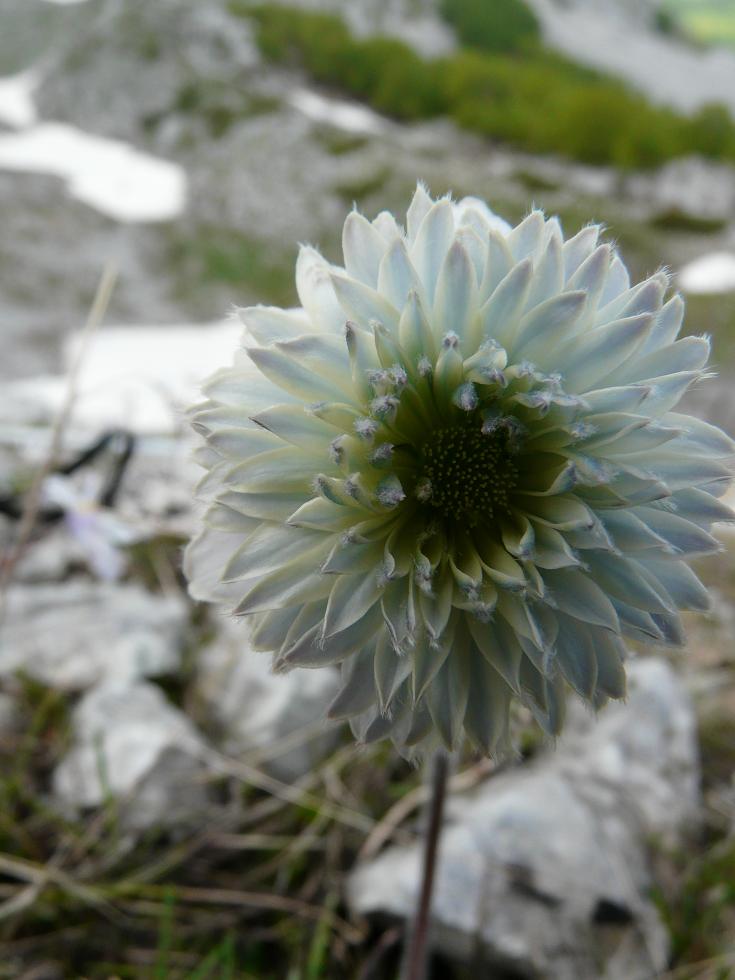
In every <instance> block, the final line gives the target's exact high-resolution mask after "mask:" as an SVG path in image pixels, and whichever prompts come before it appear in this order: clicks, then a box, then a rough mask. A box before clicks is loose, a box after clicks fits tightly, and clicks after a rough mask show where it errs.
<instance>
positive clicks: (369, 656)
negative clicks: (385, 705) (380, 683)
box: [327, 647, 376, 719]
mask: <svg viewBox="0 0 735 980" xmlns="http://www.w3.org/2000/svg"><path fill="white" fill-rule="evenodd" d="M373 673H374V671H373V648H371V647H366V648H365V649H364V650H361V651H360V652H359V653H355V654H353V655H352V656H351V657H350V658H349V660H346V661H345V662H344V663H343V664H342V688H341V690H340V692H339V694H338V695H337V697H336V698H335V699H334V701H332V703H331V704H330V706H329V709H328V711H327V715H328V717H329V718H334V719H340V718H349V717H350V716H351V715H357V714H359V713H360V712H361V711H367V710H368V708H370V707H371V706H372V705H373V704H375V700H376V695H375V682H374V677H373Z"/></svg>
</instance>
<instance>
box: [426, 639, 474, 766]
mask: <svg viewBox="0 0 735 980" xmlns="http://www.w3.org/2000/svg"><path fill="white" fill-rule="evenodd" d="M469 690H470V649H469V640H468V638H467V635H466V633H465V632H464V631H463V630H462V631H458V633H457V635H456V636H455V642H454V645H453V648H452V652H451V656H449V657H447V659H446V660H445V661H444V663H443V664H442V666H441V668H440V670H439V672H438V673H437V675H436V677H435V678H434V680H433V682H432V684H431V687H430V688H429V690H428V691H427V693H426V703H427V707H428V709H429V714H430V715H431V718H432V721H433V722H434V725H435V726H436V729H437V731H438V733H439V736H440V738H441V740H442V742H443V743H444V745H445V747H446V748H447V749H449V751H450V752H451V751H453V750H454V749H455V748H457V746H458V744H459V740H460V736H461V733H462V728H463V726H464V716H465V711H466V710H467V699H468V697H469Z"/></svg>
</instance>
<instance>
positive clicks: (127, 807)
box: [53, 681, 207, 830]
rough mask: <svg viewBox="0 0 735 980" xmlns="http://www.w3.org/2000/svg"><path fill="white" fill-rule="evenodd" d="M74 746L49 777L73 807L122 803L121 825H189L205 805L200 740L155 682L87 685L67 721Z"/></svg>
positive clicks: (65, 802) (139, 827)
mask: <svg viewBox="0 0 735 980" xmlns="http://www.w3.org/2000/svg"><path fill="white" fill-rule="evenodd" d="M71 726H72V736H73V744H72V748H71V750H70V751H69V753H68V754H67V755H66V756H65V758H64V759H63V760H62V761H61V762H60V763H59V765H58V766H57V768H56V770H55V772H54V775H53V789H54V793H55V795H56V796H57V798H58V800H59V802H60V803H61V804H62V805H63V806H65V807H67V808H70V809H72V810H80V809H85V808H89V807H95V806H100V805H101V804H102V803H104V802H105V800H107V799H108V798H109V797H112V798H114V799H117V800H119V801H120V803H121V807H122V810H121V818H122V820H123V823H124V825H125V826H126V827H129V828H131V829H136V830H143V829H147V828H150V827H156V826H159V825H162V824H163V825H166V826H170V825H175V824H180V823H188V822H189V821H191V820H193V819H195V818H196V816H197V815H199V816H201V814H202V812H203V810H204V809H205V808H206V806H207V794H206V788H205V782H204V779H203V776H204V774H205V772H206V767H205V764H204V762H203V761H202V760H203V756H204V752H205V746H204V744H203V742H202V740H201V738H200V736H199V735H198V733H197V731H196V729H195V728H194V726H193V725H192V723H191V722H190V721H189V720H188V718H186V716H185V715H183V714H182V713H181V712H180V711H178V709H176V708H175V707H173V705H171V704H169V702H168V701H167V700H166V698H165V697H164V695H163V693H162V692H161V691H160V690H159V688H157V687H155V686H154V685H153V684H150V683H148V682H145V681H142V682H139V683H137V684H134V685H132V686H129V685H120V684H117V683H109V682H108V683H106V684H103V685H100V686H98V687H95V688H94V689H93V690H91V691H89V692H88V693H87V694H86V695H85V696H84V698H83V699H82V700H81V701H80V703H79V704H78V705H77V707H76V709H75V710H74V713H73V715H72V719H71Z"/></svg>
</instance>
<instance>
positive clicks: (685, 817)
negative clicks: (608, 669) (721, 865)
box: [349, 659, 699, 980]
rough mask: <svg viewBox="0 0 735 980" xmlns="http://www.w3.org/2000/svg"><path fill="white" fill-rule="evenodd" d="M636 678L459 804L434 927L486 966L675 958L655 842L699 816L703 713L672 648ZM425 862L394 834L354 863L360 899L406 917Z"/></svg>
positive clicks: (633, 965)
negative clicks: (657, 901)
mask: <svg viewBox="0 0 735 980" xmlns="http://www.w3.org/2000/svg"><path fill="white" fill-rule="evenodd" d="M629 678H630V684H629V686H630V697H629V700H628V702H627V704H614V705H610V706H609V707H608V708H606V709H605V710H604V711H603V712H602V713H601V714H600V716H599V719H598V721H597V722H595V721H593V719H592V718H590V717H589V716H588V715H586V714H585V712H584V710H583V709H582V708H581V707H579V706H578V707H577V710H576V711H574V712H573V713H572V717H571V719H570V727H569V731H568V734H567V735H565V737H564V738H562V739H561V741H560V743H559V746H558V748H557V750H556V751H555V752H554V753H548V754H544V755H542V756H541V758H539V759H538V761H536V762H533V763H531V764H529V765H528V766H524V767H521V768H517V769H512V770H510V771H508V772H507V773H502V774H500V775H498V776H497V777H495V778H493V779H491V780H489V781H488V782H487V783H485V784H484V785H483V786H482V787H481V789H480V790H479V791H478V792H477V793H476V794H475V795H474V796H473V797H470V798H466V799H463V800H462V803H461V806H460V805H454V806H453V807H451V808H450V811H451V813H452V817H453V819H452V820H451V821H450V822H449V825H448V826H447V828H446V830H445V833H444V836H443V839H442V844H441V856H440V863H439V870H438V878H437V886H436V896H435V904H434V920H435V929H434V941H435V943H436V947H437V948H438V949H440V950H441V951H442V952H443V953H444V954H445V955H447V956H449V957H450V958H453V959H455V960H460V961H463V962H465V963H474V971H475V972H473V974H472V975H473V977H478V980H479V978H480V977H483V976H488V977H489V976H494V975H496V974H495V973H494V972H493V971H494V970H497V969H501V968H505V969H511V970H512V971H513V975H514V976H516V975H517V976H518V977H524V978H525V977H528V978H529V980H530V978H534V980H538V978H552V977H553V978H554V980H592V978H605V980H644V978H649V977H650V976H652V975H654V974H658V972H659V971H662V970H664V969H665V968H666V966H667V955H668V939H667V934H666V930H665V928H664V926H663V924H662V922H661V920H660V918H659V916H658V914H657V912H656V909H655V907H654V906H653V904H652V903H651V901H650V899H649V897H648V895H649V891H650V887H651V884H652V878H651V870H650V864H651V862H650V859H649V857H650V856H649V853H648V847H649V842H650V840H651V839H652V838H656V839H659V840H660V839H662V838H663V839H664V840H667V841H669V842H675V841H678V842H679V843H680V842H681V840H682V837H683V835H684V833H685V831H686V830H687V828H688V827H690V825H691V824H692V822H693V821H694V820H695V818H696V814H697V806H698V802H699V791H698V758H697V748H696V738H695V719H694V714H693V709H692V706H691V704H690V702H689V700H688V698H687V696H686V694H685V692H684V689H683V687H682V685H681V683H680V682H679V680H678V679H677V678H676V676H675V675H674V673H673V671H672V670H671V668H670V667H669V666H668V665H667V664H666V663H665V662H664V661H662V660H655V659H647V660H641V661H638V662H633V663H631V664H630V668H629ZM455 804H456V801H455ZM418 871H419V850H418V848H413V849H410V848H409V849H400V850H399V849H397V848H390V849H389V850H387V851H385V852H384V853H383V854H382V855H380V856H379V857H378V858H376V859H375V860H374V861H372V862H370V863H369V864H366V865H365V866H363V867H361V868H358V869H356V870H355V871H354V872H353V874H352V877H351V880H350V883H349V900H350V903H351V905H352V908H353V910H354V911H355V912H357V913H360V914H374V913H382V914H388V915H391V916H397V917H405V916H406V915H408V914H410V913H411V911H412V909H413V906H414V901H415V895H416V891H417V880H418Z"/></svg>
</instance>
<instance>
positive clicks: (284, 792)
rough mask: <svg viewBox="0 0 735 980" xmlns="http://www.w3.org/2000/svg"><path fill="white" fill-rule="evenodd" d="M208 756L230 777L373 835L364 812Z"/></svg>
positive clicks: (234, 762) (250, 768)
mask: <svg viewBox="0 0 735 980" xmlns="http://www.w3.org/2000/svg"><path fill="white" fill-rule="evenodd" d="M207 756H208V761H209V762H210V763H211V765H212V766H213V767H215V768H216V769H217V770H218V771H220V772H223V773H225V774H226V775H228V776H235V777H236V778H238V779H241V780H243V781H244V782H246V783H249V784H250V785H251V786H255V787H257V788H258V789H262V790H264V791H265V792H266V793H270V794H271V795H272V796H276V797H278V799H280V800H282V801H284V802H286V803H291V804H295V805H296V806H302V807H309V808H310V809H312V810H315V811H316V812H318V813H321V814H323V815H324V816H327V817H329V818H330V819H332V820H335V821H337V822H338V823H342V824H345V825H346V826H348V827H353V828H354V829H356V830H360V831H362V832H363V833H370V831H371V830H372V829H373V827H374V826H375V821H374V820H373V819H372V817H368V816H366V815H365V814H364V813H359V812H358V811H357V810H350V809H348V808H347V807H344V806H340V805H339V804H335V803H329V802H328V801H327V800H323V799H320V798H319V797H317V796H314V795H313V794H312V793H310V792H309V791H308V790H305V789H302V788H299V787H297V786H289V785H288V783H283V782H281V780H280V779H275V777H273V776H269V775H267V774H266V773H264V772H261V771H260V770H259V769H255V768H254V767H253V766H249V765H247V763H245V762H240V761H239V760H238V759H231V758H228V757H227V756H224V755H222V754H221V753H219V752H208V753H207Z"/></svg>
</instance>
